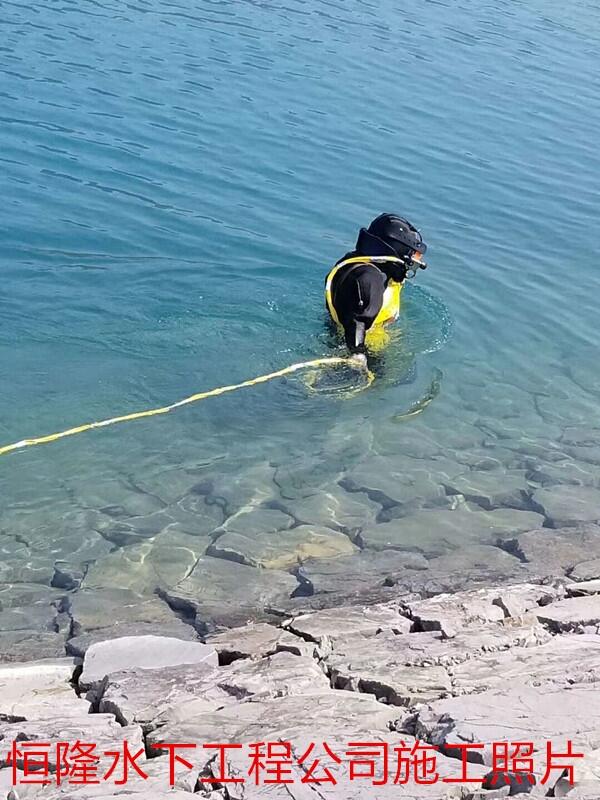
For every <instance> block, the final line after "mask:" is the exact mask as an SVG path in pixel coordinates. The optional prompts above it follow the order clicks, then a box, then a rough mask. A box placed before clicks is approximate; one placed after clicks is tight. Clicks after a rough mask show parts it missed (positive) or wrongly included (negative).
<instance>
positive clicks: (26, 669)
mask: <svg viewBox="0 0 600 800" xmlns="http://www.w3.org/2000/svg"><path fill="white" fill-rule="evenodd" d="M77 664H78V662H77V661H76V660H75V659H73V658H58V659H48V660H42V661H31V662H27V663H25V664H7V665H0V718H1V719H7V720H8V721H10V719H11V718H17V719H26V720H41V719H50V718H52V717H54V716H55V715H56V713H57V709H58V708H60V714H61V716H62V717H63V718H69V717H72V716H80V715H83V714H87V713H88V711H89V703H88V702H87V701H85V700H83V699H80V698H79V697H78V696H77V695H76V693H75V690H74V689H73V686H72V685H71V679H72V678H73V673H74V672H75V668H76V667H77Z"/></svg>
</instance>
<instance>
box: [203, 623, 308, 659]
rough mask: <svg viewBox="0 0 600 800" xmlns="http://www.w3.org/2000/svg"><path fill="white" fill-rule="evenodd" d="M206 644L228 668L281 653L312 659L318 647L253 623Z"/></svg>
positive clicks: (212, 639) (280, 631)
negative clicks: (233, 663)
mask: <svg viewBox="0 0 600 800" xmlns="http://www.w3.org/2000/svg"><path fill="white" fill-rule="evenodd" d="M206 643H207V644H209V645H210V646H211V647H214V648H215V650H216V651H217V653H218V654H219V662H220V663H221V664H223V663H225V664H228V663H230V662H231V661H235V660H236V659H238V658H262V657H263V656H268V655H273V654H274V653H279V652H289V653H294V654H295V655H307V656H310V657H312V656H313V654H314V652H315V646H314V644H311V643H310V642H306V641H305V640H304V639H301V638H300V637H299V636H294V634H292V633H290V632H289V631H286V630H282V629H281V628H276V627H275V626H274V625H269V624H268V623H266V622H249V623H248V624H247V625H242V626H241V627H239V628H230V629H229V630H226V631H223V632H222V633H216V634H213V635H211V636H208V637H207V638H206Z"/></svg>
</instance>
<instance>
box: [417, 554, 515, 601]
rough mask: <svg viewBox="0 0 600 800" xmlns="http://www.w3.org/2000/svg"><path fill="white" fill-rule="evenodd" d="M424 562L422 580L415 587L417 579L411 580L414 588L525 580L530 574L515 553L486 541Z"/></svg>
mask: <svg viewBox="0 0 600 800" xmlns="http://www.w3.org/2000/svg"><path fill="white" fill-rule="evenodd" d="M427 563H428V566H429V570H428V572H426V573H423V574H422V578H423V584H422V586H421V587H420V588H419V584H418V579H417V582H413V584H412V586H413V588H414V591H423V592H427V593H428V594H435V593H440V592H457V591H460V590H465V589H469V588H473V587H474V586H476V585H477V584H483V585H492V584H501V583H503V582H505V581H507V580H510V581H512V582H519V581H527V580H528V579H529V577H530V571H529V570H528V568H527V566H526V565H525V564H523V563H522V562H521V561H519V559H517V558H516V557H515V556H512V555H510V553H507V552H506V551H505V550H502V549H501V548H500V547H495V546H492V545H486V544H474V545H470V546H469V547H461V548H460V549H458V550H452V551H451V552H449V553H445V554H444V555H443V556H437V557H436V558H432V559H430V560H429V561H428V562H427ZM419 577H421V576H419Z"/></svg>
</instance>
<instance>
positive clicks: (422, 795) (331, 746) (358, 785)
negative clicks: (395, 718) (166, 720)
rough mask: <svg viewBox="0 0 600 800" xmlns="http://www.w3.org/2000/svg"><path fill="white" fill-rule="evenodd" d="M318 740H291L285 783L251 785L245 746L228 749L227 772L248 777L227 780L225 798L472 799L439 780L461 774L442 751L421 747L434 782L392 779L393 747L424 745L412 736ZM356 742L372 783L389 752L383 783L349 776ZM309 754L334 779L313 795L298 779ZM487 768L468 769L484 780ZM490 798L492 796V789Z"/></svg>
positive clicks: (369, 733)
mask: <svg viewBox="0 0 600 800" xmlns="http://www.w3.org/2000/svg"><path fill="white" fill-rule="evenodd" d="M320 738H321V737H319V740H318V742H315V741H314V739H315V737H314V734H313V735H312V736H311V734H310V733H309V732H308V731H307V732H304V733H303V735H300V736H298V737H296V738H295V739H293V740H292V742H291V744H292V758H293V759H294V760H293V761H292V762H291V765H290V767H291V772H290V775H289V776H288V777H289V779H290V781H291V783H289V784H282V783H280V784H270V785H269V784H266V785H265V784H264V783H263V784H259V785H258V786H256V785H253V783H252V782H251V781H248V780H247V775H248V755H247V753H246V752H244V750H243V749H242V750H230V751H226V753H225V759H226V769H227V775H229V776H232V777H238V778H242V779H244V778H245V779H246V782H245V783H244V784H239V783H238V784H227V786H228V788H227V795H228V797H229V798H230V799H231V800H267V799H268V800H311V798H314V797H315V796H318V797H319V798H322V800H346V798H352V800H369V799H370V800H372V799H373V798H374V797H375V798H377V800H396V799H397V798H400V800H442V797H443V798H444V800H448V798H455V799H457V798H459V797H464V798H466V797H468V798H471V797H472V794H471V790H470V789H469V794H468V795H466V794H463V792H462V790H461V788H460V786H459V785H457V784H455V786H454V787H453V788H450V787H451V786H452V785H451V784H450V785H448V784H447V783H446V784H444V783H443V781H444V780H445V779H450V778H452V779H454V781H457V782H458V781H459V779H460V775H461V767H460V764H459V762H458V761H457V760H455V759H451V758H447V757H446V756H444V755H442V754H440V753H434V752H433V751H432V750H429V751H427V750H425V752H426V753H427V755H429V756H431V755H435V772H437V776H438V779H437V781H435V783H431V784H429V785H426V784H423V783H421V784H419V783H416V782H415V781H412V780H409V781H408V782H407V783H405V784H401V783H398V784H394V783H393V780H394V778H395V774H396V763H395V748H398V747H404V748H406V750H405V753H406V755H408V754H409V753H410V752H411V750H412V749H413V748H415V749H417V747H420V748H423V747H424V746H423V745H419V746H418V745H417V742H416V740H415V739H413V737H412V736H408V735H406V734H401V735H398V734H392V733H380V732H373V731H365V730H363V729H358V730H357V731H356V733H355V735H354V737H351V738H350V739H348V738H344V736H343V735H340V734H338V733H335V732H334V733H328V734H327V737H326V742H327V747H328V751H329V752H328V751H327V750H326V749H325V747H324V746H323V744H322V743H321V741H320ZM357 740H359V741H361V742H366V741H368V742H369V743H371V748H370V749H371V752H372V753H374V754H375V755H374V757H373V759H372V760H373V761H375V762H376V767H375V776H374V777H375V780H376V781H377V780H379V781H381V780H382V772H381V767H380V768H379V769H377V761H378V755H379V754H381V753H382V752H383V748H384V747H385V748H386V749H387V751H388V753H389V754H390V756H389V765H388V776H387V781H386V782H385V783H384V784H383V785H376V786H374V785H373V782H372V781H371V780H369V779H362V780H361V779H359V778H357V777H355V778H354V779H353V780H351V779H350V773H349V766H348V756H346V753H350V754H354V757H355V759H357V760H358V758H360V756H359V753H360V745H354V746H350V747H349V744H348V742H349V741H352V742H356V741H357ZM365 750H366V747H363V750H362V752H365ZM309 752H310V754H311V755H310V758H311V763H313V762H316V764H317V768H318V769H319V770H322V771H320V772H318V773H317V772H316V771H315V775H318V776H320V777H321V778H324V777H325V774H329V775H331V777H332V781H334V782H331V783H329V782H326V781H325V780H321V782H320V783H319V784H318V788H317V791H318V795H316V792H315V785H314V784H313V785H310V784H307V783H303V782H302V778H303V777H305V775H306V772H305V771H304V770H305V769H306V766H305V765H303V767H304V768H303V767H301V766H300V764H299V763H298V760H299V759H300V758H302V756H303V754H305V753H309ZM368 760H369V759H368V756H367V757H366V758H365V759H364V761H363V770H364V772H363V774H368V773H367V772H366V770H367V769H368V766H367V761H368ZM380 765H381V761H379V766H380ZM325 770H327V773H325ZM208 771H209V773H210V772H212V774H213V775H217V774H218V772H217V767H216V765H213V768H212V770H211V765H209V770H208ZM485 772H486V768H485V767H481V766H478V765H470V767H469V776H470V777H475V778H480V779H483V776H484V773H485ZM444 786H446V787H448V788H447V789H446V791H444V789H443V788H441V787H444ZM440 790H441V791H442V792H443V795H442V794H440ZM491 800H494V798H493V793H492V798H491Z"/></svg>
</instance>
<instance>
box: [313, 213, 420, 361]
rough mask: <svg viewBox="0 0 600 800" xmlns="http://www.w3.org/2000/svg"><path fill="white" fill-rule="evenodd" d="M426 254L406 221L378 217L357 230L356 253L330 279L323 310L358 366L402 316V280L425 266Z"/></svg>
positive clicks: (336, 266)
mask: <svg viewBox="0 0 600 800" xmlns="http://www.w3.org/2000/svg"><path fill="white" fill-rule="evenodd" d="M426 250H427V245H426V244H425V242H424V241H423V237H422V236H421V234H420V232H419V231H418V230H417V228H415V226H414V225H412V224H411V223H410V222H408V220H406V219H404V218H403V217H399V216H397V215H396V214H380V215H379V216H378V217H377V218H376V219H374V220H373V222H371V224H370V225H369V227H368V228H361V229H360V232H359V234H358V239H357V242H356V247H355V248H354V250H352V251H351V252H349V253H346V255H345V256H344V257H343V258H341V259H340V260H339V261H338V262H337V263H336V264H335V266H334V267H333V269H332V270H331V271H330V273H329V274H328V276H327V278H326V280H325V301H326V305H327V309H328V311H329V314H330V316H331V319H332V320H333V322H334V323H336V324H337V326H338V327H339V328H341V330H342V331H343V334H344V339H345V341H346V345H347V346H348V349H349V350H350V352H351V353H352V355H354V356H356V357H357V358H359V359H360V360H361V361H365V362H366V357H367V352H370V351H372V350H374V349H376V348H375V347H374V345H375V344H376V341H377V342H378V343H379V344H380V343H381V342H382V341H385V337H386V334H385V332H384V328H385V326H387V325H389V324H390V323H392V322H395V320H396V319H397V318H398V315H399V313H400V294H401V292H402V287H403V284H404V281H405V279H406V277H407V276H410V277H412V276H413V275H414V274H415V272H416V270H417V269H425V268H426V266H427V264H426V263H425V261H423V256H424V254H425V252H426ZM411 273H412V274H411ZM378 334H380V335H378ZM381 334H383V336H381Z"/></svg>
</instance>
